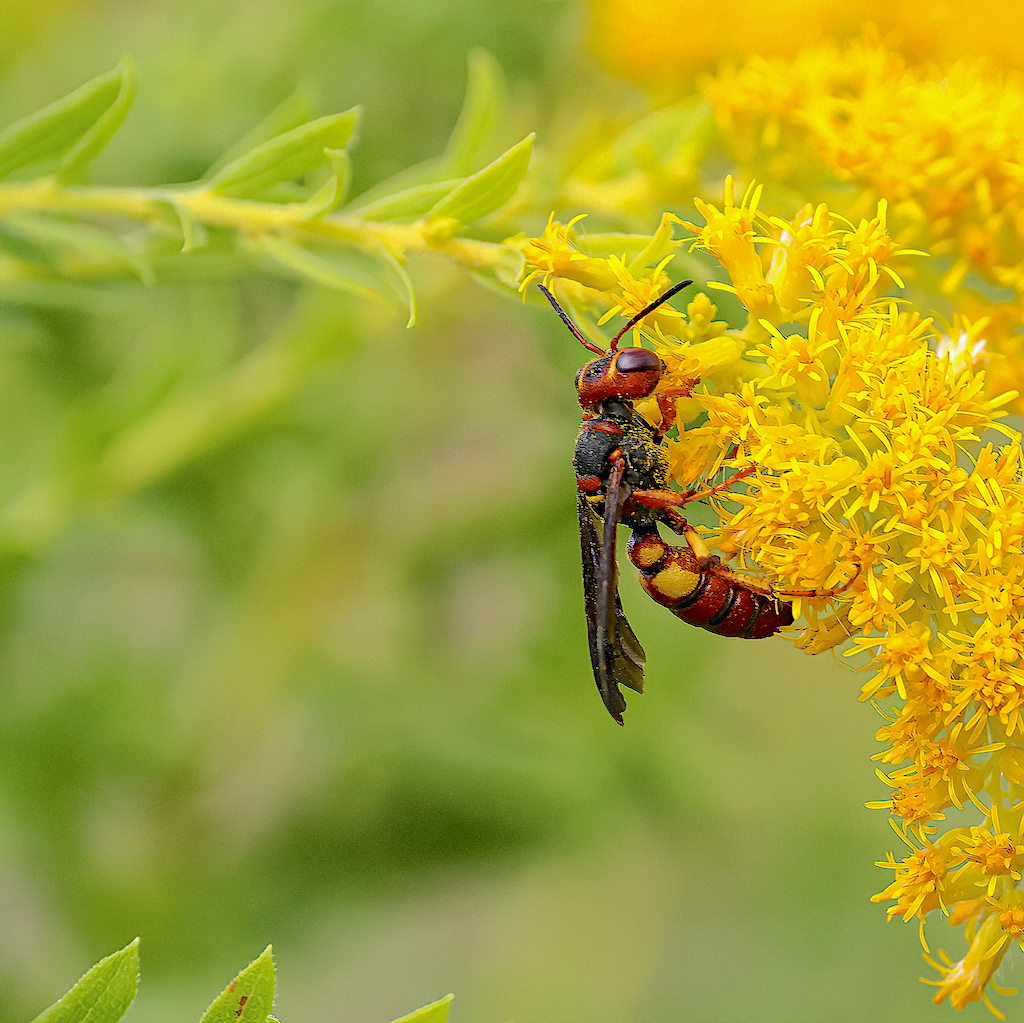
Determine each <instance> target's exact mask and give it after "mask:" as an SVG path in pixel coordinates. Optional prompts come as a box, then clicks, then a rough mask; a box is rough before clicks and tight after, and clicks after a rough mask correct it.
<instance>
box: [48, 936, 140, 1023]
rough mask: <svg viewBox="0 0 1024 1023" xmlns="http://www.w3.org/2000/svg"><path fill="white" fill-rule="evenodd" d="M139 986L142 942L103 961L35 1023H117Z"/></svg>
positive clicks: (126, 947)
mask: <svg viewBox="0 0 1024 1023" xmlns="http://www.w3.org/2000/svg"><path fill="white" fill-rule="evenodd" d="M138 985H139V939H138V938H136V939H135V940H134V941H133V942H132V943H131V944H130V945H126V946H125V947H124V948H122V949H121V951H120V952H115V953H114V954H113V955H109V956H107V958H106V959H101V960H100V961H99V962H98V963H97V964H96V965H95V966H94V967H93V968H92V969H91V970H90V971H89V972H88V973H87V974H86V975H85V976H84V977H83V978H82V979H81V980H80V981H79V982H78V983H77V984H76V985H75V986H74V987H73V988H72V989H71V990H70V991H69V992H68V993H67V994H66V995H65V996H64V997H63V998H62V999H61V1000H60V1001H59V1002H54V1004H53V1005H51V1006H50V1007H49V1008H48V1009H44V1010H43V1011H42V1012H41V1013H40V1014H39V1015H38V1016H36V1018H35V1020H33V1023H117V1021H118V1020H119V1019H120V1018H121V1017H122V1016H123V1015H124V1014H125V1013H126V1012H127V1011H128V1006H129V1005H131V1004H132V999H134V998H135V990H136V988H137V987H138Z"/></svg>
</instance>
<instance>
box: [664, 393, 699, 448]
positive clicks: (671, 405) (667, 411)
mask: <svg viewBox="0 0 1024 1023" xmlns="http://www.w3.org/2000/svg"><path fill="white" fill-rule="evenodd" d="M699 383H700V377H690V378H689V379H688V380H684V381H683V383H682V384H681V385H680V386H679V387H668V388H666V389H665V390H664V391H662V392H661V393H660V394H657V395H655V400H656V401H657V402H658V411H659V412H660V413H661V422H660V423H659V424H658V428H657V429H656V430H655V431H654V443H655V444H660V443H661V442H662V441H663V440H664V439H665V434H666V433H668V431H669V430H671V429H672V427H673V426H675V425H676V398H689V397H690V396H691V395H692V394H693V389H694V388H695V387H696V386H697V384H699Z"/></svg>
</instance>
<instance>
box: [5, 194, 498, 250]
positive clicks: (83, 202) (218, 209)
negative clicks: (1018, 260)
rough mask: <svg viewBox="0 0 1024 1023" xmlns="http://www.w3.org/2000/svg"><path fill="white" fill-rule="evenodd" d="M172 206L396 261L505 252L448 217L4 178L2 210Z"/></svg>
mask: <svg viewBox="0 0 1024 1023" xmlns="http://www.w3.org/2000/svg"><path fill="white" fill-rule="evenodd" d="M175 209H177V210H179V211H181V214H179V215H183V214H185V215H188V216H191V217H192V218H194V220H195V221H196V222H198V223H200V224H202V225H204V226H205V227H220V228H229V229H233V230H236V231H239V232H240V233H242V234H246V235H249V236H251V237H255V236H258V235H260V234H262V233H264V232H273V233H275V234H277V235H279V236H282V237H286V238H288V239H289V240H290V241H294V242H297V243H299V244H302V243H303V242H306V243H309V242H311V241H313V240H314V239H317V238H319V239H330V240H333V241H339V242H346V243H348V244H351V245H356V246H358V247H359V248H361V249H364V250H365V251H367V252H371V253H374V254H376V253H379V252H380V251H381V250H382V249H383V250H385V251H387V252H389V253H390V254H391V255H393V256H394V257H395V258H397V259H399V260H404V259H405V258H406V257H407V256H408V255H409V254H410V253H422V252H433V253H435V254H437V255H441V256H444V257H445V258H447V259H450V260H452V262H454V263H458V264H459V265H461V266H465V267H469V268H471V269H474V270H481V269H487V268H492V267H495V266H497V265H498V264H499V262H501V260H502V258H503V257H505V256H506V255H507V252H508V250H507V249H506V248H505V246H503V245H496V244H493V243H490V242H481V241H476V240H474V239H470V238H456V237H453V229H454V228H455V227H457V226H458V225H457V224H456V223H455V222H453V221H451V220H447V219H445V218H434V219H433V220H430V219H420V220H417V221H415V222H413V223H411V224H391V223H377V222H374V221H369V220H362V219H360V218H358V217H346V216H344V215H343V214H340V213H327V214H323V215H321V216H317V217H313V218H310V217H309V211H308V209H307V208H306V206H305V204H304V203H300V202H294V203H269V202H256V201H253V200H251V199H233V198H230V197H229V196H224V195H218V194H217V193H215V192H211V191H208V190H205V189H202V190H193V191H184V190H178V189H172V188H105V187H92V186H88V187H86V186H61V185H59V184H58V183H57V182H56V180H55V179H53V178H40V179H38V180H36V181H29V182H23V183H13V184H3V185H0V217H2V216H6V215H9V214H11V213H17V212H31V213H58V214H72V215H81V214H101V215H104V216H110V217H121V218H126V219H129V220H136V221H141V222H142V223H147V224H153V225H155V224H161V225H167V224H168V223H172V222H173V221H174V219H175V217H174V212H173V211H174V210H175Z"/></svg>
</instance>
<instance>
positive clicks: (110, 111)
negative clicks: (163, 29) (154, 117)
mask: <svg viewBox="0 0 1024 1023" xmlns="http://www.w3.org/2000/svg"><path fill="white" fill-rule="evenodd" d="M118 69H119V70H120V72H121V83H120V88H119V89H118V91H117V96H115V97H114V102H113V103H111V104H110V106H109V107H107V109H106V110H104V111H103V113H102V114H101V115H100V116H99V117H98V118H97V119H96V121H95V123H94V124H93V125H92V127H91V128H89V130H88V131H87V132H86V133H85V134H84V135H82V137H81V138H79V140H78V141H77V142H76V143H75V144H74V145H73V146H72V147H71V149H69V150H68V152H67V153H65V154H64V157H63V159H62V160H61V161H60V163H59V164H58V165H57V178H58V179H59V180H60V181H62V182H65V183H66V182H68V181H77V180H81V179H82V178H83V177H84V175H85V169H86V167H88V166H89V164H90V163H92V161H93V160H94V159H96V156H97V155H98V154H99V152H100V151H101V150H102V149H103V147H104V146H105V145H106V144H107V143H108V142H109V141H110V140H111V139H112V138H113V137H114V134H115V133H116V131H117V129H118V128H120V127H121V125H122V124H123V123H124V119H125V118H126V117H127V116H128V111H129V110H131V108H132V103H134V102H135V88H136V85H137V79H136V75H135V62H134V61H133V60H132V58H131V57H130V56H129V55H128V54H125V55H124V56H123V57H122V58H121V63H120V64H118Z"/></svg>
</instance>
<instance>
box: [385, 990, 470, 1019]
mask: <svg viewBox="0 0 1024 1023" xmlns="http://www.w3.org/2000/svg"><path fill="white" fill-rule="evenodd" d="M454 997H455V995H445V996H444V998H439V999H438V1000H437V1001H436V1002H431V1003H430V1004H429V1005H424V1006H423V1007H422V1008H419V1009H417V1010H416V1011H415V1012H410V1013H409V1015H408V1016H402V1017H400V1018H399V1019H396V1020H392V1021H391V1023H448V1010H449V1009H450V1008H451V1004H452V999H453V998H454Z"/></svg>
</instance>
